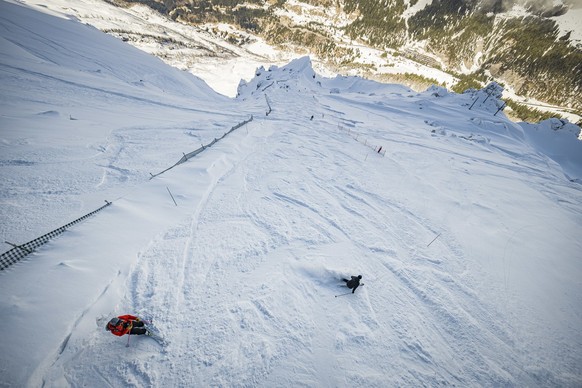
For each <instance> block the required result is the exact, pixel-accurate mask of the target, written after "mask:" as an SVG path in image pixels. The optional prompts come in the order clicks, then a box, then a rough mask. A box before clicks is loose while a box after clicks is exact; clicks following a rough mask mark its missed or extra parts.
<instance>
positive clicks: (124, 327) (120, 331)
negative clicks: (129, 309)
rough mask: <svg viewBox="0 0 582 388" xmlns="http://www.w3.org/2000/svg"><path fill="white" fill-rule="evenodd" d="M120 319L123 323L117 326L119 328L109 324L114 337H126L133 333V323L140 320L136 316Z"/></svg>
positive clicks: (124, 316)
mask: <svg viewBox="0 0 582 388" xmlns="http://www.w3.org/2000/svg"><path fill="white" fill-rule="evenodd" d="M117 318H119V319H120V320H121V321H120V322H119V323H118V324H117V326H113V325H111V324H109V330H110V331H111V333H112V334H113V335H116V336H118V337H121V336H122V335H126V334H127V333H129V332H130V331H131V328H132V327H133V322H134V321H136V320H138V319H139V318H138V317H136V316H134V315H129V314H128V315H120V316H119V317H117Z"/></svg>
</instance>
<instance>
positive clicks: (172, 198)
mask: <svg viewBox="0 0 582 388" xmlns="http://www.w3.org/2000/svg"><path fill="white" fill-rule="evenodd" d="M166 190H168V193H170V197H172V201H174V205H176V206H178V204H177V203H176V200H175V199H174V196H173V195H172V192H171V191H170V189H168V186H166Z"/></svg>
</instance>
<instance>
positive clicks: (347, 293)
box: [335, 292, 351, 298]
mask: <svg viewBox="0 0 582 388" xmlns="http://www.w3.org/2000/svg"><path fill="white" fill-rule="evenodd" d="M349 294H351V292H346V293H345V294H339V295H336V296H335V297H336V298H337V297H338V296H345V295H349Z"/></svg>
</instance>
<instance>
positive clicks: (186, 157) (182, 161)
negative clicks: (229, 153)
mask: <svg viewBox="0 0 582 388" xmlns="http://www.w3.org/2000/svg"><path fill="white" fill-rule="evenodd" d="M251 121H253V116H252V115H251V117H250V118H249V119H248V120H245V121H243V122H241V123H238V124H237V125H235V126H234V127H232V128H231V129H230V130H229V131H228V132H226V133H225V134H224V135H222V136H221V137H219V138H218V139H217V138H214V140H212V141H211V142H210V143H209V144H206V145H204V144H202V147H200V148H198V149H197V150H194V151H192V152H189V153H187V154H184V156H182V157H181V158H180V160H178V161H177V162H176V163H175V164H173V165H172V166H170V167H168V168H166V169H165V170H163V171H160V172H158V173H157V174H152V173H151V172H150V175H151V177H150V179H153V178H155V177H157V176H158V175H161V174H163V173H165V172H166V171H168V170H171V169H172V168H174V167H176V166H177V165H179V164H182V163H185V162H187V161H188V159H190V158H193V157H194V156H196V155H198V154H199V153H201V152H202V151H204V150H205V149H207V148H210V147H212V146H213V145H214V144H216V143H217V142H218V141H220V140H222V139H224V138H225V137H226V136H227V135H229V134H230V133H231V132H233V131H235V130H237V129H239V128H240V127H242V126H243V125H245V124H248V123H250V122H251Z"/></svg>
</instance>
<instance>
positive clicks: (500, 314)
mask: <svg viewBox="0 0 582 388" xmlns="http://www.w3.org/2000/svg"><path fill="white" fill-rule="evenodd" d="M0 43H1V44H0V84H1V85H2V89H1V92H0V99H1V100H0V101H1V104H0V128H1V129H0V177H1V178H2V179H0V211H1V212H2V213H1V216H0V219H1V220H2V222H1V227H2V236H1V237H2V240H9V241H12V242H16V243H19V242H23V241H26V240H28V239H29V238H27V236H28V235H33V236H36V235H40V234H42V232H45V231H46V230H50V229H54V227H55V226H59V225H62V224H65V223H66V221H71V220H72V219H74V218H76V217H77V216H78V215H80V214H85V213H86V211H85V210H86V209H91V210H93V209H94V208H96V207H97V206H96V204H99V205H102V204H103V200H104V199H108V200H110V201H111V202H112V205H110V206H108V207H107V208H106V209H105V210H103V211H102V212H100V213H99V214H98V215H96V216H95V217H93V218H91V219H89V220H87V221H86V222H83V223H82V224H80V225H78V226H76V227H74V228H71V229H70V230H69V231H67V232H65V233H63V234H62V235H61V236H60V237H58V238H57V239H54V240H53V241H51V242H50V243H49V244H46V245H44V246H43V248H41V249H39V250H38V251H37V252H35V253H34V254H33V255H30V256H29V257H28V258H27V259H26V260H24V261H22V262H20V263H18V264H16V265H14V266H12V267H11V268H10V269H9V270H7V271H0V314H1V316H2V319H0V331H1V332H2V333H3V336H2V337H1V338H0V385H1V386H24V387H38V386H44V387H68V386H71V387H78V386H91V387H100V386H112V387H126V386H155V387H158V386H159V387H162V386H163V387H165V386H172V387H173V386H181V387H189V386H201V387H203V386H261V387H272V386H297V385H306V386H341V387H343V386H356V385H359V386H369V387H386V386H437V385H457V386H459V385H461V386H579V385H581V384H582V376H581V375H580V373H579V365H580V362H581V360H582V336H581V333H580V330H579V328H580V317H581V316H582V306H581V305H580V303H579V300H580V297H581V296H582V290H581V287H580V282H579V279H580V278H581V276H582V263H581V262H580V260H579V252H580V251H582V245H581V243H580V240H579V238H578V235H577V234H578V231H579V230H580V227H581V226H582V207H581V205H580V204H581V203H582V191H581V185H580V183H578V182H573V181H572V180H575V179H576V178H578V179H579V178H580V171H581V168H580V161H579V159H576V155H580V154H582V153H581V152H580V149H579V148H577V149H574V148H573V149H568V148H566V147H564V146H563V144H565V143H568V144H579V143H574V142H573V141H571V139H568V137H575V135H576V133H575V132H574V130H575V129H574V127H572V126H569V125H564V123H562V122H561V121H552V122H548V123H546V124H542V125H533V126H531V127H530V126H521V125H517V124H515V123H512V122H511V121H509V120H508V119H507V118H506V117H505V116H504V115H503V112H501V111H500V112H498V113H497V115H494V113H495V112H496V111H497V110H498V109H499V106H500V104H502V101H501V100H499V97H500V94H501V89H500V88H499V87H498V86H497V85H495V84H492V85H491V86H490V87H489V88H488V89H486V90H473V91H469V92H467V93H465V94H462V95H458V94H454V93H449V92H447V91H446V90H445V89H444V88H439V87H433V88H430V89H429V90H427V91H425V92H422V93H417V92H415V91H412V90H410V89H409V88H406V87H404V86H402V85H390V84H381V83H377V82H372V81H369V80H365V79H363V78H360V77H346V76H340V77H329V78H328V77H323V76H322V75H321V74H319V73H318V72H317V71H315V70H314V67H315V66H314V64H313V62H312V60H311V59H310V58H307V57H304V58H298V59H296V60H294V61H291V62H290V63H287V64H285V65H284V66H268V67H263V68H260V67H259V69H258V70H256V71H255V72H253V77H252V79H248V80H247V81H243V82H242V83H241V84H240V87H239V89H238V93H239V97H238V98H236V99H229V98H226V97H224V96H221V95H218V94H216V93H215V92H214V91H213V90H212V89H210V88H209V87H208V86H207V85H206V84H205V83H204V82H202V81H201V80H200V79H198V78H195V77H193V76H192V75H191V74H188V73H187V72H184V71H179V70H177V69H175V68H172V67H170V66H167V65H166V64H164V63H163V62H162V61H160V60H158V59H156V58H154V57H152V56H150V55H147V54H145V53H143V52H142V51H139V50H137V49H135V48H132V47H130V46H129V45H127V44H125V43H123V42H121V41H120V40H119V39H115V38H113V37H111V36H107V35H105V34H103V33H101V32H99V31H98V30H96V29H95V28H92V27H89V26H87V25H84V24H82V23H79V22H77V21H74V20H67V19H63V18H56V17H54V16H49V15H47V14H45V13H40V12H38V11H35V10H32V9H30V8H28V7H25V6H23V5H19V4H15V3H7V2H0ZM269 85H270V86H269ZM266 101H269V103H270V105H271V107H272V111H271V112H270V114H269V115H268V116H266V115H265V112H266V109H267V105H266ZM469 108H471V109H469ZM250 114H252V115H253V117H254V118H255V119H254V120H253V121H252V122H250V123H248V124H247V125H246V126H244V127H241V128H239V129H237V130H236V131H234V132H233V133H231V134H230V135H229V136H228V137H226V138H225V139H223V140H221V141H220V142H218V143H216V144H215V145H213V146H212V147H211V148H209V149H208V150H206V151H205V152H203V153H202V154H200V155H197V156H196V157H194V158H191V159H190V160H189V161H188V162H186V163H182V164H180V165H179V166H177V167H176V168H173V169H171V170H170V171H167V172H166V173H164V174H162V175H161V176H158V177H155V178H153V179H150V178H151V175H150V173H152V172H154V173H155V172H157V171H160V170H162V169H164V168H166V167H168V166H169V165H171V164H173V163H175V162H176V160H177V159H179V158H180V157H182V155H183V153H188V152H190V151H192V150H195V149H197V148H198V147H200V145H201V144H207V143H208V141H212V139H214V138H216V137H218V136H221V135H222V134H223V133H224V132H225V130H227V129H228V128H231V127H232V126H233V125H235V124H236V123H239V122H241V121H242V120H245V119H247V118H248V117H249V115H250ZM551 133H554V134H556V135H557V136H554V137H551V139H552V141H555V143H553V144H551V145H550V144H548V139H549V138H550V137H549V135H550V134H551ZM546 136H547V138H546ZM355 138H357V141H356V140H355ZM366 144H381V145H382V146H383V149H384V150H385V151H386V153H385V154H378V153H377V152H374V151H373V150H371V149H370V148H369V147H366ZM174 200H175V202H174ZM556 247H559V249H556ZM351 275H362V276H363V279H362V282H363V283H364V285H363V286H362V287H360V288H358V289H357V291H356V292H355V293H354V294H351V293H350V292H349V290H347V289H346V288H345V283H344V282H343V281H342V280H341V279H342V278H343V277H348V278H349V276H351ZM336 296H337V297H336ZM125 313H135V314H138V315H141V316H142V317H145V318H148V320H149V321H151V322H153V324H154V325H155V326H156V328H158V330H159V333H160V334H161V335H162V336H163V338H164V341H163V342H162V343H158V342H156V341H154V340H152V339H151V338H147V337H139V336H133V337H131V340H130V343H129V345H130V346H129V347H126V344H127V337H123V338H118V337H114V336H112V335H111V334H110V333H109V332H107V331H106V330H105V323H106V322H107V321H108V320H109V319H110V318H111V317H112V316H117V315H121V314H125Z"/></svg>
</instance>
